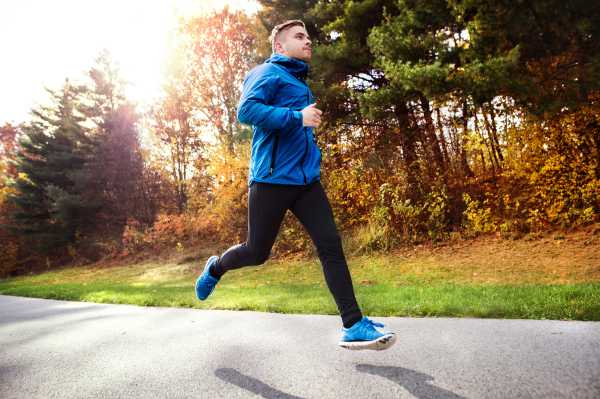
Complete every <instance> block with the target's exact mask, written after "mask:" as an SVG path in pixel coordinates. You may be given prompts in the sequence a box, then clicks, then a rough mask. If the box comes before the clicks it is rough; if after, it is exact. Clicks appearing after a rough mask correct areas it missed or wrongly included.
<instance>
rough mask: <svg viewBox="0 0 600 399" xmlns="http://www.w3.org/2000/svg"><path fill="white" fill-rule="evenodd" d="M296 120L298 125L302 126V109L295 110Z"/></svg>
mask: <svg viewBox="0 0 600 399" xmlns="http://www.w3.org/2000/svg"><path fill="white" fill-rule="evenodd" d="M293 114H294V121H296V126H302V122H303V119H302V112H301V111H293Z"/></svg>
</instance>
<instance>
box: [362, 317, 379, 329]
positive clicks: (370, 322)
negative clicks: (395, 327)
mask: <svg viewBox="0 0 600 399" xmlns="http://www.w3.org/2000/svg"><path fill="white" fill-rule="evenodd" d="M362 323H363V324H364V325H365V327H367V328H368V329H370V330H375V327H380V328H381V327H383V324H381V323H375V322H374V321H373V320H369V319H367V320H362Z"/></svg>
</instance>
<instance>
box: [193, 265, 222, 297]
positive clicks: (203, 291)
mask: <svg viewBox="0 0 600 399" xmlns="http://www.w3.org/2000/svg"><path fill="white" fill-rule="evenodd" d="M217 259H219V257H218V256H211V257H210V258H208V260H207V261H206V265H204V271H203V272H202V274H201V275H200V277H198V280H196V296H197V297H198V299H200V300H202V301H204V300H205V299H206V298H208V296H209V295H210V294H212V292H213V291H214V290H215V286H216V285H217V283H218V282H219V280H218V279H216V278H214V277H211V275H210V272H209V270H210V267H211V266H212V265H213V264H214V263H215V262H216V261H217Z"/></svg>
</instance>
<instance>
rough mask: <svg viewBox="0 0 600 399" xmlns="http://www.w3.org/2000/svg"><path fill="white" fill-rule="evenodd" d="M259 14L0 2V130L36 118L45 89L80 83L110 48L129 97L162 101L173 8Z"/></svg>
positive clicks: (163, 5) (217, 3) (188, 0)
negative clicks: (160, 73)
mask: <svg viewBox="0 0 600 399" xmlns="http://www.w3.org/2000/svg"><path fill="white" fill-rule="evenodd" d="M226 4H227V5H229V6H230V8H231V9H243V10H246V11H248V12H255V11H256V10H257V9H258V8H259V6H258V5H257V3H256V2H255V0H237V1H227V0H103V1H89V0H87V1H86V0H51V1H49V0H2V1H1V2H0V56H1V57H2V61H0V126H2V125H4V124H5V123H14V124H19V123H21V122H24V121H28V120H30V119H31V116H30V115H29V110H30V109H31V108H34V107H35V105H36V103H44V102H46V101H47V99H48V94H47V93H46V91H45V90H44V86H45V87H48V88H50V89H58V87H59V86H60V84H61V83H62V82H64V80H65V78H67V77H68V78H71V79H75V80H79V81H83V80H84V78H85V74H84V73H85V71H87V70H89V69H90V68H91V67H92V66H93V65H94V58H95V57H96V56H97V55H98V53H99V52H100V51H101V50H102V49H103V48H107V49H108V50H109V51H110V53H111V56H112V58H113V59H114V60H117V61H119V63H120V67H121V76H122V77H123V78H124V79H125V80H128V81H130V82H132V83H134V84H135V86H130V87H129V90H128V93H127V94H128V97H129V98H131V99H133V100H138V101H141V102H143V101H149V100H150V99H151V98H153V97H157V96H158V95H159V90H158V83H157V82H158V80H157V77H158V71H159V67H160V62H161V60H162V59H163V57H164V53H165V46H166V39H167V34H168V31H169V27H170V26H172V24H173V21H174V15H175V13H174V11H173V9H174V7H176V8H177V9H178V10H179V12H182V13H184V15H190V14H191V13H193V12H194V11H197V10H200V9H202V8H206V7H214V8H217V9H221V8H223V6H225V5H226Z"/></svg>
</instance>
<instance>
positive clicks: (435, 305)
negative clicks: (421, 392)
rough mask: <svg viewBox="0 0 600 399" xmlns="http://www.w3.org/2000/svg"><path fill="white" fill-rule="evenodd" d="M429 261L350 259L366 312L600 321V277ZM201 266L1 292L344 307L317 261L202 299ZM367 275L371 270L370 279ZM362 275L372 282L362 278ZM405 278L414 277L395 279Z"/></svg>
mask: <svg viewBox="0 0 600 399" xmlns="http://www.w3.org/2000/svg"><path fill="white" fill-rule="evenodd" d="M427 262H428V261H427V260H423V259H420V260H414V261H408V260H406V259H393V260H390V259H388V260H386V259H383V258H359V259H356V260H351V262H350V269H351V272H352V274H353V278H354V281H355V291H356V295H357V299H358V301H359V304H360V306H361V309H362V310H363V313H364V314H365V315H368V316H437V317H484V318H527V319H568V320H593V321H600V284H599V283H566V284H526V285H515V284H476V283H474V282H468V283H466V282H464V281H462V280H457V279H452V278H451V274H452V273H451V272H449V271H444V268H443V267H440V266H439V264H438V263H439V262H437V261H433V262H430V263H431V264H428V263H427ZM201 267H202V266H199V262H198V260H197V259H194V258H190V257H189V256H188V257H186V258H182V259H179V260H178V259H173V260H167V261H164V260H162V261H159V260H156V259H155V260H153V261H148V262H147V263H144V264H138V265H127V266H119V267H111V268H106V269H99V268H71V269H65V270H59V271H49V272H46V273H41V274H37V275H29V276H22V277H16V278H8V279H3V280H0V294H3V295H15V296H26V297H37V298H47V299H61V300H71V301H83V302H100V303H113V304H128V305H138V306H166V307H185V308H202V309H232V310H254V311H264V312H276V313H295V314H332V315H335V314H338V312H337V309H336V307H335V304H334V302H333V299H332V297H331V295H330V293H329V291H328V290H327V287H326V285H325V284H324V281H323V277H322V273H321V270H320V266H319V265H318V264H316V263H315V262H282V263H273V262H269V263H268V264H267V265H265V266H261V267H250V268H245V269H241V270H238V271H236V272H232V273H228V274H227V275H226V276H225V277H224V278H223V279H222V280H221V284H220V286H219V287H218V288H217V289H216V290H215V292H214V293H213V295H212V296H211V297H210V298H209V299H208V300H207V301H204V302H202V301H199V300H197V299H196V297H195V294H194V289H193V284H194V282H195V279H196V277H197V275H198V273H199V272H200V269H201ZM424 269H431V272H428V273H424V272H423V270H424ZM434 271H435V272H434ZM376 272H377V273H376ZM365 276H366V277H370V279H369V280H368V282H367V281H366V280H363V278H365ZM362 281H365V284H371V282H372V283H373V284H372V285H361V284H360V283H361V282H362ZM399 282H402V283H405V284H406V283H408V284H406V285H396V283H399Z"/></svg>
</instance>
